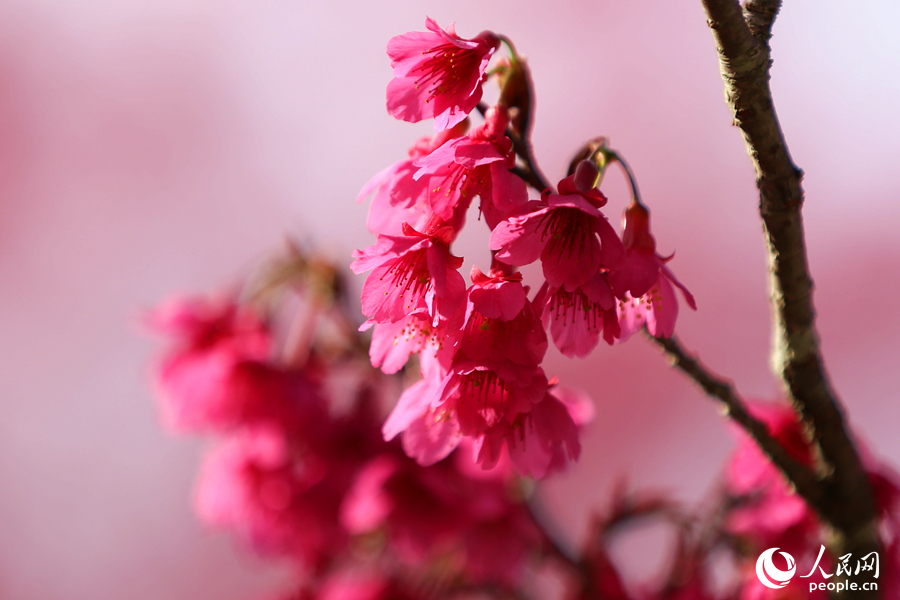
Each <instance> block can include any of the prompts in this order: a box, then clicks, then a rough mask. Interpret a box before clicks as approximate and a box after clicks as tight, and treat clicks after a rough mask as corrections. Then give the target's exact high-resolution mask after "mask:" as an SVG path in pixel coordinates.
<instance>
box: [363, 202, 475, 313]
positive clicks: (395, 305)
mask: <svg viewBox="0 0 900 600" xmlns="http://www.w3.org/2000/svg"><path fill="white" fill-rule="evenodd" d="M403 234H404V235H402V236H390V235H380V236H378V240H377V241H376V243H375V244H374V245H373V246H370V247H369V248H366V249H365V250H357V251H355V252H354V253H353V256H354V258H356V260H355V261H354V262H353V264H351V265H350V268H351V269H353V272H354V273H361V272H363V271H368V270H370V269H371V270H372V273H371V274H370V275H369V277H368V278H367V279H366V283H365V284H364V285H363V291H362V310H363V314H365V315H367V316H369V317H371V319H372V320H373V321H374V322H375V323H395V322H397V321H400V320H401V319H403V318H405V317H406V316H408V315H410V314H413V313H415V312H417V311H418V310H420V307H421V306H422V304H423V302H424V304H425V305H426V306H427V311H428V314H429V315H430V316H431V317H432V319H433V321H432V322H433V323H434V324H437V322H438V321H439V320H440V319H447V318H450V316H452V315H453V313H454V311H456V310H457V308H458V306H459V303H460V302H462V299H463V296H464V294H465V282H464V281H463V278H462V275H460V274H459V271H458V270H457V269H458V268H459V267H460V266H462V262H463V259H462V258H459V257H456V256H453V255H452V254H450V248H449V242H450V239H451V236H452V235H453V232H452V228H450V227H449V226H446V225H444V224H443V223H442V222H441V221H440V220H435V219H432V221H431V222H430V224H429V226H428V227H427V228H426V229H425V233H420V232H419V231H416V230H415V229H413V228H412V227H410V226H409V225H407V224H405V223H404V225H403Z"/></svg>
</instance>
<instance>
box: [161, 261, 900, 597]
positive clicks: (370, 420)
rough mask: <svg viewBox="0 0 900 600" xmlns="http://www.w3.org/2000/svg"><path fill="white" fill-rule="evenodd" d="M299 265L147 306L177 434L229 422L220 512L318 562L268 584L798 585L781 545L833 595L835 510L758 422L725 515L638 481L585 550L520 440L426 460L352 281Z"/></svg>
mask: <svg viewBox="0 0 900 600" xmlns="http://www.w3.org/2000/svg"><path fill="white" fill-rule="evenodd" d="M304 262H306V263H309V261H304ZM320 266H321V265H320ZM305 268H306V269H307V270H309V266H308V264H307V266H306V267H305ZM279 270H280V271H282V272H283V271H284V269H279ZM291 270H293V271H294V275H292V276H290V277H289V278H287V279H285V280H284V281H282V283H281V285H282V286H286V287H289V288H290V289H291V292H290V293H289V294H277V301H275V302H272V301H271V300H270V301H266V302H260V301H259V299H258V298H257V299H255V300H242V301H239V300H238V299H237V296H236V295H235V294H220V295H216V296H209V297H178V298H174V299H172V300H170V301H167V302H165V303H163V304H162V305H161V306H160V307H158V308H157V309H155V310H154V311H152V312H151V313H150V314H149V315H148V317H147V324H148V325H149V326H150V327H151V328H152V329H153V330H154V331H156V332H158V333H161V334H163V335H165V336H167V338H169V340H170V344H169V348H168V350H167V351H166V352H165V354H164V355H163V356H162V357H161V358H160V359H159V360H158V362H157V364H156V367H155V372H154V375H155V381H156V387H157V391H158V396H159V400H160V409H161V413H162V416H163V419H164V420H165V422H166V424H167V425H168V426H169V427H170V428H171V429H174V430H176V431H179V432H182V433H205V434H212V435H214V436H215V437H216V438H217V439H218V444H217V445H216V446H215V447H214V449H213V450H212V451H211V452H210V453H209V455H208V456H207V458H206V460H205V465H204V467H203V469H202V472H201V475H200V479H199V482H198V485H197V490H196V509H197V512H198V513H199V515H200V517H201V518H202V519H203V520H204V521H206V522H207V523H208V524H211V525H214V526H217V527H222V528H225V529H229V530H231V531H234V532H236V533H237V534H239V535H240V537H242V538H243V539H244V540H246V541H247V542H248V543H250V544H252V545H253V546H254V547H255V548H256V549H257V550H258V551H260V552H263V553H265V554H268V555H273V554H274V555H277V556H280V557H282V558H287V559H289V560H290V561H292V562H293V563H294V564H295V565H296V566H297V568H298V581H297V583H296V584H295V586H294V588H293V589H291V590H289V591H287V592H286V593H280V594H276V595H272V596H269V597H267V600H396V599H398V598H399V599H406V600H415V599H416V598H421V597H422V595H423V593H424V592H423V591H422V590H423V589H427V590H428V592H427V596H428V597H429V598H433V599H436V600H444V599H446V600H450V599H456V598H473V597H482V598H484V597H489V598H498V599H499V598H528V597H529V596H528V593H527V588H528V586H529V585H531V583H530V582H531V581H532V580H533V577H534V573H536V572H545V573H546V572H551V573H555V574H556V576H557V577H559V578H560V581H562V582H565V583H564V589H563V591H562V595H561V598H563V599H564V600H599V599H603V600H607V599H615V600H778V599H780V598H784V597H785V596H784V592H785V590H773V589H771V588H768V587H764V586H763V585H762V584H761V583H760V581H759V579H758V578H757V575H756V563H757V559H758V556H759V555H760V553H761V552H762V551H763V550H765V549H767V548H780V549H782V550H784V551H786V552H789V553H790V554H791V555H792V556H793V557H794V558H795V559H796V561H797V563H798V564H800V565H802V566H803V568H804V570H809V569H810V568H811V565H813V564H815V565H816V569H821V573H820V572H819V571H818V570H816V571H815V572H814V573H813V575H812V577H811V578H810V579H809V580H803V584H802V585H800V584H797V585H792V586H791V587H790V589H789V590H787V591H789V592H790V596H789V597H791V598H796V599H802V598H809V599H810V600H825V598H826V597H827V594H826V592H823V591H821V590H818V589H816V590H814V591H812V592H810V591H809V587H808V583H807V582H808V581H812V582H815V583H820V582H826V581H828V580H829V578H830V577H833V576H835V574H836V573H837V572H838V569H840V568H841V567H840V565H841V559H842V558H844V561H845V562H846V560H847V557H835V556H832V555H831V554H830V553H829V552H827V551H824V550H823V549H824V544H825V543H826V541H827V537H826V533H825V529H824V527H823V525H822V523H821V522H820V521H819V519H818V518H817V516H816V514H815V512H814V511H813V510H812V509H811V508H810V507H809V506H808V505H807V504H806V503H805V502H804V501H803V500H802V499H801V498H800V497H799V496H798V495H796V493H795V492H794V491H793V490H792V488H791V487H790V486H789V485H788V484H787V482H786V481H785V480H784V478H783V476H782V474H781V473H780V472H779V471H778V470H777V469H776V468H775V466H774V465H773V464H772V463H771V462H770V461H769V459H768V458H767V457H766V456H765V455H764V454H763V453H762V452H761V451H760V450H759V448H758V447H757V446H756V444H755V442H754V441H753V440H751V439H750V438H749V437H748V436H747V435H746V434H744V433H742V432H737V446H736V448H735V450H734V452H733V453H732V454H731V456H730V457H729V458H728V460H727V463H726V465H725V469H724V472H723V480H722V485H721V487H720V491H719V492H717V493H716V495H715V497H714V498H713V499H712V501H711V502H707V504H708V506H707V507H706V516H705V517H703V518H696V517H692V516H691V515H690V514H688V513H686V512H684V510H683V509H682V508H680V507H679V506H678V505H677V504H675V503H674V502H672V501H671V500H669V499H667V498H665V497H662V496H658V495H650V494H646V493H633V492H632V493H629V492H628V491H627V490H626V489H625V488H624V487H621V486H620V487H619V488H618V489H617V490H616V491H615V493H614V494H613V497H612V499H611V502H610V504H609V506H608V507H607V508H606V509H605V510H603V511H597V512H596V513H595V514H594V516H593V519H592V521H591V525H590V528H589V532H588V535H587V536H586V538H585V541H584V544H583V545H582V546H581V547H580V548H578V550H577V552H573V553H572V554H573V555H574V556H576V557H577V558H570V555H569V553H570V552H572V551H571V550H564V549H562V548H560V546H559V545H558V542H556V541H553V538H552V537H551V535H550V534H548V533H547V531H546V529H545V528H544V525H543V524H542V521H541V520H540V519H537V518H535V517H534V516H533V514H532V507H531V506H530V504H529V502H527V498H528V496H527V493H526V492H525V489H524V488H522V487H521V486H520V485H519V480H518V478H517V476H516V475H515V473H514V470H513V465H512V464H511V463H510V462H509V460H508V459H507V458H506V457H505V456H504V457H501V458H500V459H499V460H498V464H497V465H496V466H495V467H494V468H493V469H490V470H483V469H482V468H481V467H480V466H478V465H476V464H475V463H474V462H473V461H472V459H471V448H467V450H468V451H466V452H456V453H454V454H453V455H452V456H450V457H448V458H446V459H444V460H442V461H439V462H437V463H436V464H434V465H432V466H429V467H423V466H420V465H419V464H417V463H416V461H414V460H412V459H411V458H409V457H408V456H406V453H405V452H404V451H403V449H402V448H401V447H400V444H399V443H398V441H397V440H394V441H390V442H386V441H384V439H383V437H382V434H381V431H380V429H381V422H382V419H383V414H384V411H385V410H386V409H387V406H386V404H387V403H389V402H390V401H391V397H392V396H393V395H395V394H396V393H397V392H398V390H397V385H396V384H397V381H396V379H397V376H386V375H384V374H382V373H380V372H378V371H377V370H375V369H372V368H371V367H370V366H369V364H368V357H367V356H366V354H365V346H364V345H363V343H362V339H361V338H360V337H359V334H357V333H356V332H355V331H354V330H355V327H353V326H352V324H351V321H350V319H349V318H348V317H346V316H345V315H343V314H342V312H341V311H340V310H338V308H337V307H338V306H339V305H340V304H341V303H340V302H337V301H331V300H329V299H328V298H323V297H322V293H321V290H327V289H331V290H333V291H339V290H341V289H345V287H346V286H345V285H343V284H341V285H333V283H334V282H333V281H331V279H330V278H331V277H333V275H334V274H333V271H331V269H325V270H322V269H321V268H320V269H319V270H318V273H317V274H315V273H314V275H313V279H316V278H321V277H322V276H323V274H325V275H327V277H326V280H325V281H323V280H321V279H320V280H318V281H311V280H310V277H309V276H308V274H307V275H306V276H304V277H300V278H299V281H298V278H297V275H296V272H297V269H288V271H291ZM265 293H266V294H267V295H270V296H271V295H272V290H271V289H268V291H266V292H265ZM251 296H254V295H253V294H251ZM285 316H288V317H289V318H287V319H285V318H284V317H285ZM557 393H560V392H557ZM560 395H561V396H562V397H563V398H564V399H565V401H566V407H567V409H568V412H570V414H572V415H575V416H576V417H577V418H576V420H577V421H578V422H585V421H586V420H587V419H589V418H590V412H591V406H590V404H589V403H587V402H586V401H585V400H584V399H583V398H579V397H578V396H577V395H575V394H572V393H560ZM750 408H751V410H752V412H753V414H754V416H756V417H757V418H758V419H760V420H761V421H762V422H763V423H764V424H765V425H766V427H767V428H768V430H769V431H770V433H771V435H772V436H773V437H774V438H775V439H776V440H777V441H778V442H779V443H780V444H781V445H782V446H783V447H784V448H785V449H786V450H787V451H788V452H789V453H790V454H791V456H792V457H793V458H794V459H795V460H797V461H798V462H800V463H801V464H804V465H811V464H812V462H813V450H812V448H811V446H810V444H809V441H808V440H807V439H806V438H805V437H804V434H803V429H802V427H801V425H800V424H799V423H798V422H797V420H796V418H795V416H794V413H793V411H792V410H790V409H789V408H788V407H787V406H784V405H778V404H763V403H754V404H752V405H751V407H750ZM462 444H463V445H466V446H471V445H472V444H473V442H472V441H471V440H464V441H463V442H462ZM867 462H868V464H869V467H868V469H869V477H870V480H871V481H872V484H873V488H874V489H875V491H876V500H877V504H878V508H879V512H880V515H881V527H882V530H883V531H882V538H883V539H884V540H885V546H884V548H883V552H882V553H881V556H880V561H881V562H880V564H881V568H882V574H881V575H880V578H879V579H878V583H879V584H880V586H881V590H882V592H883V594H884V595H883V597H885V598H893V597H895V596H896V594H898V593H900V578H898V577H897V573H898V572H900V570H898V568H897V567H898V566H900V484H898V478H897V475H896V474H894V473H893V472H892V471H891V470H889V469H888V468H886V467H884V466H882V465H879V464H878V463H876V461H875V460H874V459H868V461H867ZM648 519H657V520H659V521H661V522H662V523H664V524H666V525H667V526H668V527H669V528H671V529H672V531H673V532H674V534H675V535H674V539H676V540H677V543H676V544H675V545H674V546H673V548H672V549H671V550H670V557H669V560H668V561H667V562H666V564H665V565H664V567H663V569H662V570H661V571H660V572H659V573H658V574H657V575H656V576H655V577H654V578H652V579H650V580H647V581H644V582H642V583H636V582H634V581H630V580H629V579H628V578H627V577H625V576H624V575H623V573H622V570H621V568H620V561H619V558H618V557H617V556H616V552H615V544H614V541H615V540H616V539H617V538H618V537H619V536H622V535H627V532H628V531H630V530H631V529H632V526H633V524H635V523H638V522H644V521H646V520H648ZM723 561H724V562H725V563H729V562H730V563H731V564H732V567H731V569H730V571H731V572H732V573H733V576H732V577H730V578H728V579H726V580H724V581H723V578H722V577H721V573H720V574H719V576H716V570H719V571H721V566H722V564H723Z"/></svg>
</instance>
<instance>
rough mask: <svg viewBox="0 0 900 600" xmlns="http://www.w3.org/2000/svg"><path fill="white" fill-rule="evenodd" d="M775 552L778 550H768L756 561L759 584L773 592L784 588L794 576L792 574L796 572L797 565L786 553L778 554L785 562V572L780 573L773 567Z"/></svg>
mask: <svg viewBox="0 0 900 600" xmlns="http://www.w3.org/2000/svg"><path fill="white" fill-rule="evenodd" d="M777 550H778V548H769V549H768V550H766V551H765V552H763V553H762V554H760V555H759V558H758V559H757V560H756V576H757V577H759V581H760V583H762V584H763V585H764V586H766V587H768V588H772V589H773V590H777V589H781V588H783V587H784V586H786V585H787V582H788V581H790V580H791V577H793V576H794V573H796V572H797V564H796V563H795V562H794V557H793V556H791V555H790V554H788V553H787V552H779V554H780V555H781V556H783V557H784V560H786V561H787V566H788V569H787V571H782V570H781V569H779V568H778V567H776V566H775V565H774V563H773V562H772V555H773V554H775V552H776V551H777Z"/></svg>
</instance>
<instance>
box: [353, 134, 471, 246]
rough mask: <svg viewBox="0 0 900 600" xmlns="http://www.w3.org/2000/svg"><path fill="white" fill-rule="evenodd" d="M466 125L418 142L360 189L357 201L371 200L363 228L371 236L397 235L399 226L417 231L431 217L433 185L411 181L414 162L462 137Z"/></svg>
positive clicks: (422, 180) (427, 180) (427, 179)
mask: <svg viewBox="0 0 900 600" xmlns="http://www.w3.org/2000/svg"><path fill="white" fill-rule="evenodd" d="M467 127H468V121H462V122H460V123H459V124H458V125H456V126H455V127H453V128H451V129H448V130H446V131H442V132H440V133H438V134H437V135H435V136H434V137H422V138H419V139H418V140H417V141H416V143H415V144H413V146H412V148H410V149H409V152H408V154H409V158H406V159H404V160H401V161H398V162H396V163H394V164H393V165H391V166H390V167H387V168H386V169H384V170H382V171H381V172H379V173H378V174H376V175H375V176H374V177H373V178H372V179H370V180H369V181H368V183H366V185H365V186H363V188H362V190H360V192H359V196H358V197H357V199H356V201H357V202H362V201H363V200H364V199H365V198H366V197H367V196H370V195H371V196H372V202H371V204H370V205H369V216H368V219H367V221H366V226H367V227H368V229H369V231H371V232H372V233H375V234H385V235H401V234H402V233H403V229H402V225H403V223H409V224H410V225H411V226H412V227H413V228H415V229H421V228H422V227H424V226H425V224H426V223H427V222H428V219H429V218H430V217H431V215H432V214H433V212H432V210H431V205H430V202H429V198H430V196H431V190H433V189H434V186H435V185H440V183H439V182H438V183H433V182H432V181H431V177H420V178H418V179H416V178H415V177H414V175H415V173H416V171H418V170H419V168H418V167H416V166H415V165H414V163H415V161H416V160H417V159H419V158H421V157H423V156H427V155H428V154H430V153H432V152H433V151H434V150H436V149H437V148H439V147H440V146H441V145H443V144H444V143H445V142H446V141H448V140H450V139H453V138H456V137H459V136H461V135H463V134H464V133H465V130H466V128H467Z"/></svg>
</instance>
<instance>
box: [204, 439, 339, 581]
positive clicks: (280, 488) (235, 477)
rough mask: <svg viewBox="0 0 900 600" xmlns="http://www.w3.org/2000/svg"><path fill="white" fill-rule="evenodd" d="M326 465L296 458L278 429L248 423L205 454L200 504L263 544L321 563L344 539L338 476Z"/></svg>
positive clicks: (212, 517)
mask: <svg viewBox="0 0 900 600" xmlns="http://www.w3.org/2000/svg"><path fill="white" fill-rule="evenodd" d="M300 465H302V468H301V466H300ZM328 473H329V470H328V466H327V465H326V464H325V463H322V462H318V461H304V462H300V461H297V460H296V458H295V457H294V456H293V450H292V448H291V444H290V441H289V439H288V438H287V437H286V436H285V435H284V434H283V433H281V432H280V431H278V429H276V428H256V429H253V430H248V431H246V432H244V433H242V434H241V435H238V436H234V437H232V438H231V439H230V440H229V441H228V443H226V444H225V445H223V446H221V447H219V449H217V450H216V451H215V452H214V453H212V454H210V455H209V456H208V457H207V459H206V462H205V464H204V467H203V471H202V473H201V477H200V481H199V485H198V487H197V492H196V506H197V511H198V513H199V515H200V517H201V518H202V519H203V520H205V521H206V522H208V523H209V524H211V525H216V526H219V527H228V528H229V529H233V530H236V531H237V532H239V533H240V534H241V535H243V536H244V537H246V538H247V539H248V540H250V541H251V542H252V543H253V544H254V545H255V546H256V547H257V548H258V549H260V550H262V551H265V552H268V553H276V554H283V555H289V556H294V557H296V558H298V559H299V560H301V561H302V562H303V563H304V564H307V565H311V566H318V565H322V564H324V563H325V562H326V561H327V560H328V558H329V557H330V556H332V555H333V554H335V553H339V552H341V551H342V549H343V547H344V545H345V544H346V533H345V532H344V531H343V529H342V528H341V527H340V525H339V524H338V520H337V502H339V500H340V497H341V484H340V483H337V481H339V480H331V479H329V478H328V477H326V475H327V474H328ZM332 476H333V475H332Z"/></svg>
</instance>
